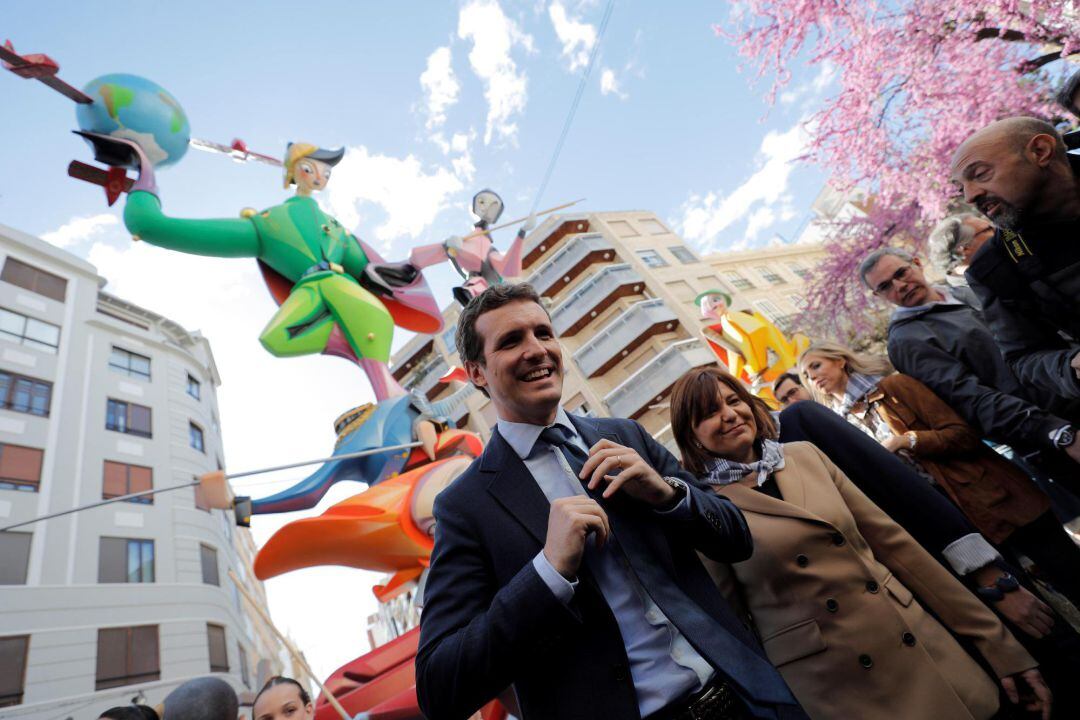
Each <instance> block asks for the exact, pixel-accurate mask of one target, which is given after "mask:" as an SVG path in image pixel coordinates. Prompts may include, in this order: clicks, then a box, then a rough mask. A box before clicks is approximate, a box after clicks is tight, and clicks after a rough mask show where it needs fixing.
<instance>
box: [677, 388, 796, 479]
mask: <svg viewBox="0 0 1080 720" xmlns="http://www.w3.org/2000/svg"><path fill="white" fill-rule="evenodd" d="M725 388H728V389H730V390H732V391H733V392H734V393H735V394H736V395H737V396H738V397H739V399H740V400H742V401H743V402H744V403H746V404H747V405H749V406H750V409H751V411H752V412H753V414H754V424H755V425H757V435H756V436H755V437H754V440H755V441H757V440H760V439H762V438H769V439H775V438H776V436H777V432H776V423H775V422H773V419H772V415H770V414H769V406H768V405H766V404H765V401H764V400H762V399H761V398H759V397H755V396H753V395H751V394H750V391H749V390H747V389H746V386H745V385H743V384H742V383H741V382H739V380H738V379H737V378H736V377H735V376H734V375H731V374H730V373H727V372H724V371H723V370H721V369H720V368H718V367H701V368H695V369H693V370H691V371H690V372H688V373H686V374H685V375H683V376H682V377H681V378H679V379H678V380H676V381H675V386H674V387H673V388H672V389H671V434H672V435H674V436H675V442H676V444H678V446H679V452H680V453H682V463H683V467H685V468H686V469H687V470H688V471H690V472H691V473H693V474H694V475H702V474H704V473H705V469H706V467H707V466H708V464H709V461H710V460H711V459H712V457H713V456H712V454H711V453H710V452H709V451H708V450H706V449H705V448H703V447H701V445H700V444H699V443H698V441H697V438H696V437H695V436H694V427H695V426H697V424H698V423H699V422H701V421H702V420H704V419H705V418H707V417H709V416H710V415H713V414H715V413H716V411H717V410H718V409H719V407H720V403H719V402H718V401H719V398H720V394H721V393H722V392H723V391H724V389H725Z"/></svg>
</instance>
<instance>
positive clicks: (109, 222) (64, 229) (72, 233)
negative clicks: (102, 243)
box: [41, 213, 120, 248]
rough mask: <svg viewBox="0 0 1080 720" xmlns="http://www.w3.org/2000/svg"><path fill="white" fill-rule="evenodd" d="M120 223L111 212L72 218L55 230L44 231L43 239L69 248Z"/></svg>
mask: <svg viewBox="0 0 1080 720" xmlns="http://www.w3.org/2000/svg"><path fill="white" fill-rule="evenodd" d="M119 224H120V219H119V218H118V217H116V216H115V215H112V214H110V213H102V214H100V215H91V216H90V217H77V218H72V219H71V220H69V221H68V222H66V223H64V224H63V225H61V226H60V227H58V228H57V229H55V230H52V231H50V232H47V233H43V234H42V236H41V239H42V240H44V241H45V242H48V243H52V244H53V245H56V246H57V247H62V248H69V247H71V246H72V245H77V244H78V243H81V242H83V241H85V240H92V239H93V238H95V237H98V236H99V235H101V234H102V233H104V232H105V231H106V230H108V229H109V228H111V227H114V226H116V225H119Z"/></svg>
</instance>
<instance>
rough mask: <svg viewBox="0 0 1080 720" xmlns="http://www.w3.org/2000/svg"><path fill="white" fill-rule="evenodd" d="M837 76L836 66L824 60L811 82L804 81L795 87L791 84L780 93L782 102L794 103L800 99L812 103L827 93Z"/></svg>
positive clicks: (783, 103)
mask: <svg viewBox="0 0 1080 720" xmlns="http://www.w3.org/2000/svg"><path fill="white" fill-rule="evenodd" d="M835 77H836V66H835V65H833V64H832V63H830V62H823V63H821V65H820V66H818V72H817V75H815V76H814V79H813V80H811V81H810V82H809V83H802V84H800V85H797V86H795V87H791V86H789V87H788V89H787V90H785V91H784V92H782V93H780V104H781V105H794V104H795V103H797V102H799V101H800V100H805V101H807V103H808V104H812V103H813V102H814V101H816V100H818V99H820V98H821V97H822V95H824V94H825V91H826V90H827V89H828V87H829V85H830V84H831V83H832V81H833V79H834V78H835Z"/></svg>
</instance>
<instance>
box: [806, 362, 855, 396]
mask: <svg viewBox="0 0 1080 720" xmlns="http://www.w3.org/2000/svg"><path fill="white" fill-rule="evenodd" d="M799 365H800V367H801V369H802V372H803V374H804V375H805V376H806V378H807V380H809V381H810V382H811V383H813V385H814V387H816V388H817V389H818V390H819V391H820V392H822V393H824V394H826V395H832V396H833V397H837V398H840V397H843V396H844V390H846V389H847V384H848V375H847V371H846V370H845V369H844V366H845V363H844V361H843V360H840V359H837V358H827V357H825V356H823V355H814V354H813V353H807V354H806V355H804V356H803V358H802V360H801V361H800V363H799Z"/></svg>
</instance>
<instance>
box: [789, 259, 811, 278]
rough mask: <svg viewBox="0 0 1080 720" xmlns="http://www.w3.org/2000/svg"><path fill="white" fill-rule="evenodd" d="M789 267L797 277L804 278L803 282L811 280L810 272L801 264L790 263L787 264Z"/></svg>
mask: <svg viewBox="0 0 1080 720" xmlns="http://www.w3.org/2000/svg"><path fill="white" fill-rule="evenodd" d="M787 266H788V270H790V271H791V272H793V273H795V275H797V276H798V277H800V278H802V279H803V280H809V279H810V271H809V270H807V269H806V268H804V267H803V266H802V264H801V263H797V262H789V263H788V264H787Z"/></svg>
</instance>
